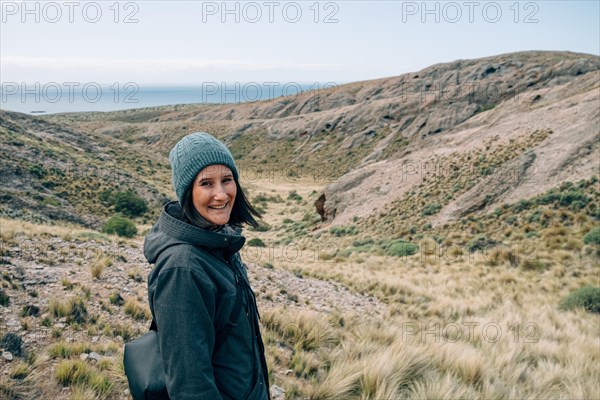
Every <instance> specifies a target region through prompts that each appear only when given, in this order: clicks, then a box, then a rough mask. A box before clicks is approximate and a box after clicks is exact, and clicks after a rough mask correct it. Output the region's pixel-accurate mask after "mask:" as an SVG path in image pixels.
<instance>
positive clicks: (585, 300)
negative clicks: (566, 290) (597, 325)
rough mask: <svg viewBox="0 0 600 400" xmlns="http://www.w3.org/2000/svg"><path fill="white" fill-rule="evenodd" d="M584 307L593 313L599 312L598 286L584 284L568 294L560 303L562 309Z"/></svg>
mask: <svg viewBox="0 0 600 400" xmlns="http://www.w3.org/2000/svg"><path fill="white" fill-rule="evenodd" d="M581 307H582V308H584V309H585V310H587V311H589V312H593V313H597V314H599V313H600V287H592V286H584V287H582V288H579V289H577V290H576V291H574V292H573V293H571V294H569V295H568V296H567V297H565V298H564V300H563V301H562V302H561V303H560V308H561V309H562V310H572V309H574V308H581Z"/></svg>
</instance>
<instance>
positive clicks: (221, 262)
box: [144, 202, 269, 400]
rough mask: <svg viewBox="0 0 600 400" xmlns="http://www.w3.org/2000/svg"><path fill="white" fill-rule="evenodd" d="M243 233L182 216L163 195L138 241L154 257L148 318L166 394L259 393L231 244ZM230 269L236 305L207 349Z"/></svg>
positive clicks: (227, 297) (250, 309) (223, 308)
mask: <svg viewBox="0 0 600 400" xmlns="http://www.w3.org/2000/svg"><path fill="white" fill-rule="evenodd" d="M245 240H246V239H245V238H244V237H243V236H241V235H240V231H236V230H234V229H233V228H231V227H229V226H227V225H226V226H225V227H223V229H221V230H220V231H216V232H215V231H209V230H205V229H202V228H198V227H196V226H193V225H190V224H188V223H186V222H184V221H183V220H182V213H181V208H180V206H179V204H178V203H177V202H170V203H167V204H166V205H165V206H164V208H163V211H162V214H161V216H160V218H159V219H158V222H157V223H156V224H155V225H154V226H153V228H152V230H151V231H150V233H149V234H148V235H147V236H146V239H145V241H144V255H145V256H146V259H147V260H148V262H150V263H151V264H156V265H155V266H154V268H153V270H152V271H151V272H150V275H149V276H148V300H149V303H150V310H151V311H152V315H153V316H154V318H155V319H156V323H157V326H158V337H159V344H160V349H161V354H162V357H163V361H164V368H165V375H166V382H167V390H168V392H169V397H170V398H171V399H172V400H180V399H207V400H216V399H235V400H243V399H248V400H265V399H267V398H268V397H269V395H268V388H269V386H268V385H269V383H268V372H267V366H266V362H265V359H264V347H263V343H262V339H261V336H260V330H259V326H258V310H257V308H256V301H255V298H254V293H252V290H251V289H250V284H249V282H248V277H247V274H246V268H245V266H244V265H243V263H242V262H241V258H240V256H239V253H238V251H239V250H240V249H241V248H242V246H243V245H244V242H245ZM234 269H235V270H236V271H238V272H237V274H238V275H241V276H243V280H244V285H238V286H239V287H240V288H241V291H240V295H242V296H243V297H242V300H243V303H242V304H243V307H242V311H241V312H240V313H239V317H238V319H237V324H236V326H235V327H234V328H233V329H232V330H231V333H230V334H229V336H228V337H227V339H226V340H225V341H224V342H223V346H222V347H221V349H220V350H219V351H218V352H217V353H216V354H213V346H214V343H215V335H216V334H218V333H219V332H220V331H221V330H222V328H223V327H224V326H225V324H226V323H227V321H228V320H229V317H230V315H231V311H232V309H233V306H234V303H235V298H236V283H235V275H234Z"/></svg>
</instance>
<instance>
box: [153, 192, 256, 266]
mask: <svg viewBox="0 0 600 400" xmlns="http://www.w3.org/2000/svg"><path fill="white" fill-rule="evenodd" d="M245 242H246V238H245V237H243V236H242V235H241V229H239V228H238V229H234V228H233V227H231V226H230V225H224V226H223V228H222V229H220V230H219V231H209V230H206V229H202V228H199V227H196V226H194V225H190V224H188V223H187V222H185V221H184V220H183V212H182V210H181V206H180V205H179V203H178V202H177V201H171V202H169V203H167V204H165V205H164V206H163V210H162V212H161V214H160V217H159V218H158V221H157V222H156V223H155V224H154V226H153V227H152V229H151V230H150V232H149V233H148V234H147V235H146V238H145V239H144V256H145V257H146V260H148V262H149V263H150V264H154V263H155V262H156V260H157V259H158V256H159V255H160V253H161V252H163V251H164V250H165V249H166V248H168V247H171V246H174V245H178V244H191V245H194V246H201V247H207V248H211V249H218V250H222V251H224V252H226V253H235V252H237V251H239V250H240V249H241V248H242V246H244V243H245Z"/></svg>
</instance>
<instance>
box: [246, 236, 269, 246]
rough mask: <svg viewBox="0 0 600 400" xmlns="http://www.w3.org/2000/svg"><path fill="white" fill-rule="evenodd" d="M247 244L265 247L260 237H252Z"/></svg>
mask: <svg viewBox="0 0 600 400" xmlns="http://www.w3.org/2000/svg"><path fill="white" fill-rule="evenodd" d="M248 246H253V247H267V246H266V245H265V242H263V241H262V240H261V239H260V238H252V239H250V240H248Z"/></svg>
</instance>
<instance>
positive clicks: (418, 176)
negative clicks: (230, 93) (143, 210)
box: [42, 52, 600, 226]
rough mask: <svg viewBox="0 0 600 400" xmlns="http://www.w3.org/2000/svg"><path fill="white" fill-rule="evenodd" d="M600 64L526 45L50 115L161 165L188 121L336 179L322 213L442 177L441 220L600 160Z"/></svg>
mask: <svg viewBox="0 0 600 400" xmlns="http://www.w3.org/2000/svg"><path fill="white" fill-rule="evenodd" d="M599 68H600V64H599V58H598V57H596V56H591V55H584V54H576V53H566V52H562V53H561V52H522V53H512V54H505V55H499V56H495V57H488V58H483V59H478V60H458V61H455V62H451V63H446V64H437V65H433V66H431V67H428V68H426V69H424V70H422V71H418V72H415V73H410V74H404V75H401V76H398V77H392V78H384V79H378V80H373V81H365V82H357V83H352V84H347V85H342V86H339V87H335V88H333V89H329V90H320V91H314V92H306V93H302V94H299V95H296V96H289V97H286V98H278V99H274V100H270V101H260V102H253V103H242V104H225V105H198V106H193V105H186V106H175V107H159V108H150V109H143V110H135V111H120V112H113V113H84V114H63V115H53V116H46V117H42V120H44V121H48V122H53V123H56V124H59V125H60V126H67V127H69V129H72V130H73V131H75V132H79V134H82V135H86V136H87V137H98V138H102V140H107V141H111V142H118V143H119V145H120V146H124V148H125V146H126V148H127V149H128V151H127V152H128V153H130V152H132V153H138V152H140V154H142V155H144V156H146V157H147V158H146V160H147V161H148V162H155V163H157V164H159V165H158V166H160V165H162V166H164V160H165V156H166V155H167V153H168V150H169V149H170V147H171V146H172V145H173V144H174V143H175V142H176V141H177V140H178V139H179V138H180V137H182V136H183V135H185V134H186V133H188V132H191V131H197V130H205V131H209V132H213V133H215V134H216V135H217V136H219V137H221V138H222V139H223V140H224V141H225V142H226V143H228V144H229V145H230V147H231V148H232V151H233V153H234V156H236V159H237V160H238V163H239V164H240V167H241V170H242V176H246V177H248V178H249V180H251V179H253V178H255V177H257V176H258V177H263V176H265V175H266V174H276V175H278V177H280V178H282V179H288V180H291V181H293V180H294V179H300V180H302V179H308V180H316V181H318V182H319V183H328V182H330V183H331V185H329V186H327V187H326V188H325V190H324V192H323V194H324V199H325V200H324V204H323V209H322V212H323V213H324V215H323V218H324V219H325V220H326V221H327V222H328V223H333V224H334V225H343V224H347V223H348V221H350V220H351V219H352V218H353V217H355V216H357V217H365V216H368V215H370V214H372V213H373V212H374V211H375V210H377V211H379V212H385V213H387V212H388V211H389V210H390V209H393V208H394V207H395V206H394V202H398V201H402V199H403V198H405V196H406V195H407V193H409V192H410V191H411V190H412V189H413V188H416V187H417V185H419V184H423V183H424V182H425V181H426V180H427V178H428V177H431V178H435V180H436V181H438V183H437V184H436V187H432V190H433V191H438V192H440V195H437V197H436V198H435V201H436V203H437V204H439V205H440V206H442V209H441V210H440V211H439V213H438V214H437V215H436V216H434V217H432V218H430V222H431V223H432V224H433V225H434V226H437V225H442V224H444V223H447V222H449V221H455V220H456V219H458V218H460V216H462V215H465V213H469V212H471V211H477V212H483V213H485V212H489V211H491V210H493V209H494V208H495V207H497V206H499V205H500V204H501V203H502V202H503V201H506V200H507V199H511V201H517V200H520V199H523V198H530V197H532V196H534V195H536V194H540V193H542V192H543V191H545V190H547V189H549V188H551V187H554V186H557V185H559V184H560V183H561V182H563V181H566V180H577V179H578V178H588V177H590V176H591V175H592V174H594V173H597V172H598V165H597V164H594V162H593V160H597V159H598V156H599V155H600V154H599V153H598V136H597V133H598V123H599V113H598V90H600V89H599V83H598V82H600V79H599V77H600V75H599V74H600V72H599ZM145 150H149V152H148V153H144V152H143V151H145ZM157 154H158V155H161V157H158V158H157V157H156V155H157ZM140 161H141V160H136V162H138V164H139V163H140ZM124 162H125V165H128V164H127V160H124ZM161 163H162V164H161ZM144 175H146V174H141V176H140V177H142V176H144ZM508 176H510V178H507V177H508ZM457 177H460V178H458V180H460V185H458V186H460V187H458V186H457V185H455V183H456V182H453V184H452V185H450V184H449V183H448V182H449V181H457ZM448 186H450V187H448ZM449 191H451V193H449Z"/></svg>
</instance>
